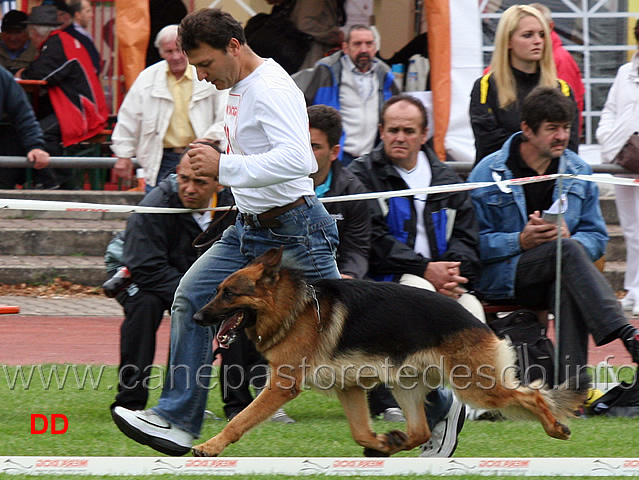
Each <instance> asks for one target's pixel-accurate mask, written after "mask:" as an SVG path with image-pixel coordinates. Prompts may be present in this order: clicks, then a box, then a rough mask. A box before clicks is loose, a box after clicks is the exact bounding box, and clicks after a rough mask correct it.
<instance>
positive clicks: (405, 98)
mask: <svg viewBox="0 0 639 480" xmlns="http://www.w3.org/2000/svg"><path fill="white" fill-rule="evenodd" d="M398 102H408V103H410V104H411V105H415V106H416V107H417V108H418V109H419V111H420V112H421V114H422V130H423V129H424V128H426V127H428V112H427V111H426V107H425V106H424V104H423V103H422V101H421V100H419V99H418V98H416V97H413V96H412V95H408V94H407V93H400V94H398V95H393V96H392V97H391V98H389V99H388V100H386V103H384V106H383V107H382V115H381V118H380V121H379V123H380V124H381V125H382V127H383V126H384V116H385V115H386V110H388V107H390V106H391V105H395V104H396V103H398Z"/></svg>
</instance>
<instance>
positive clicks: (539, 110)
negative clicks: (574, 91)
mask: <svg viewBox="0 0 639 480" xmlns="http://www.w3.org/2000/svg"><path fill="white" fill-rule="evenodd" d="M576 108H577V105H576V104H575V101H574V100H573V99H572V98H570V97H567V96H565V95H564V94H563V93H562V92H561V91H560V90H559V89H558V88H552V87H537V88H535V89H533V91H532V92H530V93H529V94H528V96H527V97H526V98H525V99H524V101H523V102H522V104H521V112H520V115H521V121H522V122H526V124H527V125H528V126H529V127H530V128H531V129H532V131H533V132H535V133H537V130H538V129H539V127H540V126H541V124H542V123H543V122H559V123H572V121H573V119H574V118H575V109H576Z"/></svg>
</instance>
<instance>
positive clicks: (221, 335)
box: [216, 312, 244, 348]
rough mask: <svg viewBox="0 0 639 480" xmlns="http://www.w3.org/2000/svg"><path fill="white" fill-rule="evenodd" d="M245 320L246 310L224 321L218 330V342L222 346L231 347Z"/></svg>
mask: <svg viewBox="0 0 639 480" xmlns="http://www.w3.org/2000/svg"><path fill="white" fill-rule="evenodd" d="M242 320H244V312H237V313H235V314H233V315H232V316H231V317H229V318H227V319H226V320H224V321H223V322H222V324H221V325H220V328H219V329H218V331H217V335H216V338H217V343H218V344H219V346H220V347H221V348H229V346H230V345H231V343H233V342H234V341H235V339H236V338H237V329H238V328H239V327H240V325H241V324H242Z"/></svg>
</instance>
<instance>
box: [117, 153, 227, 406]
mask: <svg viewBox="0 0 639 480" xmlns="http://www.w3.org/2000/svg"><path fill="white" fill-rule="evenodd" d="M232 204H233V196H232V195H231V192H230V190H226V189H223V187H221V186H220V185H219V184H218V183H217V182H216V181H214V180H213V179H212V178H211V177H197V176H195V174H194V173H193V171H192V170H191V166H190V163H189V160H188V155H186V153H185V154H184V155H183V156H182V159H181V161H180V164H179V165H178V167H177V175H175V174H173V175H169V177H167V178H166V179H165V180H164V181H163V182H162V183H160V185H159V186H158V188H155V189H154V190H152V191H151V192H150V193H149V194H148V195H146V196H145V197H144V199H143V200H142V201H141V202H140V205H143V206H150V207H171V208H192V209H199V208H208V207H215V206H220V207H221V206H226V205H232ZM225 214H226V212H224V211H217V212H215V213H213V212H212V211H211V212H209V211H205V212H201V213H200V212H193V213H177V214H172V213H168V214H164V213H134V214H133V215H131V217H129V220H128V222H127V227H126V231H125V238H124V249H123V256H122V263H123V264H124V265H126V267H127V268H128V269H129V271H130V273H131V280H132V281H133V283H132V284H131V285H130V286H129V287H128V288H126V290H124V291H123V292H121V293H120V294H118V296H117V300H118V302H120V304H122V306H123V308H124V313H125V319H124V322H123V323H122V326H121V328H120V370H119V372H120V373H119V376H120V378H119V384H118V394H117V396H116V399H115V403H114V404H113V405H112V407H114V406H122V407H125V408H128V409H132V410H143V409H144V407H145V406H146V402H147V400H148V389H147V388H148V385H147V384H146V382H148V381H149V377H150V373H151V372H150V366H151V365H152V363H153V357H154V355H155V334H156V331H157V329H158V327H159V325H160V322H161V321H162V318H163V317H164V312H165V311H166V310H169V311H170V309H171V304H172V302H173V295H174V293H175V290H176V289H177V286H178V283H179V282H180V279H181V278H182V276H183V275H184V273H185V272H186V271H187V270H188V268H189V267H190V266H191V264H192V263H193V262H194V261H195V260H196V258H197V257H198V256H199V255H200V254H201V253H202V252H203V251H204V250H206V248H208V245H210V243H212V240H214V239H216V238H217V237H218V236H220V235H221V233H222V232H223V231H224V229H225V228H226V227H227V226H229V225H231V224H232V223H233V222H234V221H235V212H229V213H228V214H226V215H225ZM203 232H205V233H204V234H203ZM201 234H202V236H201V237H199V236H200V235H201ZM198 237H199V238H198ZM196 238H197V242H196V243H197V245H204V246H202V247H200V248H197V247H196V246H194V245H193V244H194V243H195V241H196ZM207 243H208V244H207ZM107 253H108V252H107Z"/></svg>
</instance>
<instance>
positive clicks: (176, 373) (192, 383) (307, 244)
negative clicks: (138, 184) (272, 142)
mask: <svg viewBox="0 0 639 480" xmlns="http://www.w3.org/2000/svg"><path fill="white" fill-rule="evenodd" d="M305 199H306V203H305V204H303V205H300V206H299V207H295V208H293V209H291V210H289V211H288V212H286V213H283V214H282V215H280V216H278V217H277V219H278V220H279V221H280V222H282V226H281V227H278V228H272V229H268V228H253V227H250V226H248V225H245V224H244V223H243V221H242V218H241V216H240V215H238V219H237V221H236V222H235V225H233V226H231V227H229V228H227V229H226V230H225V231H224V234H223V235H222V238H221V239H220V240H218V241H217V242H216V243H215V244H213V246H212V247H211V248H209V249H208V250H207V251H206V252H205V253H204V254H203V255H202V256H201V257H200V258H198V259H197V261H196V262H195V263H194V264H193V265H192V266H191V268H190V269H189V270H188V271H187V272H186V274H185V275H184V277H183V278H182V280H181V281H180V285H179V286H178V289H177V291H176V292H175V298H174V300H173V307H172V311H171V355H170V360H169V369H168V371H167V375H166V381H165V384H164V387H163V389H162V394H161V396H160V400H159V403H158V405H157V406H156V407H154V408H153V411H154V412H155V413H157V414H158V415H160V416H161V417H163V418H164V419H165V420H168V421H169V422H171V423H172V424H174V425H176V426H178V427H179V428H181V429H182V430H185V431H187V432H189V433H191V434H193V435H195V436H196V437H197V436H199V433H200V429H201V428H202V422H203V419H204V410H205V408H206V399H207V395H208V391H209V389H210V387H209V385H210V376H211V373H212V368H213V367H212V362H213V352H212V342H213V331H212V330H211V328H209V327H200V326H199V325H196V324H195V322H194V321H193V315H194V314H195V313H196V312H197V311H198V310H199V309H200V308H202V307H203V306H204V305H206V304H207V303H208V302H209V301H210V300H211V299H212V298H213V297H214V296H215V294H216V289H217V287H218V285H219V284H220V283H221V282H222V280H224V279H225V278H226V277H227V276H229V275H230V274H232V273H233V272H235V271H237V270H239V269H241V268H243V267H245V266H246V265H247V264H248V263H249V262H250V261H251V260H253V259H255V258H256V257H258V256H259V255H261V254H263V253H264V252H266V251H267V250H268V249H270V248H273V247H280V246H284V256H283V260H282V264H283V265H284V266H287V267H293V268H296V269H300V270H302V271H303V272H304V274H305V275H306V277H307V278H308V279H309V280H311V281H312V280H319V279H322V278H339V277H340V275H339V271H338V270H337V264H336V262H335V254H336V253H335V252H336V250H337V245H338V243H339V237H338V234H337V227H336V225H335V220H334V219H333V218H332V217H331V216H330V215H329V214H328V212H326V209H325V208H324V206H323V205H322V204H321V203H320V202H319V201H318V200H317V198H316V197H315V196H311V197H305ZM256 221H258V220H256Z"/></svg>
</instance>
